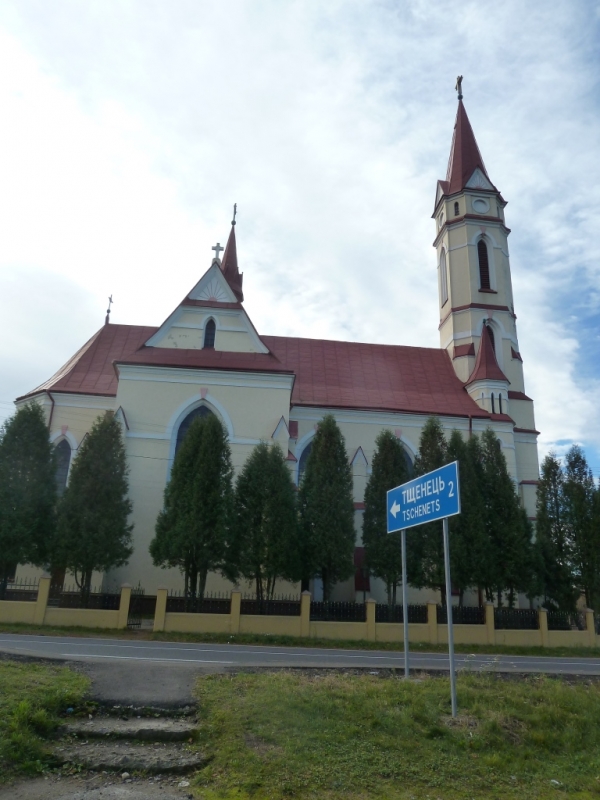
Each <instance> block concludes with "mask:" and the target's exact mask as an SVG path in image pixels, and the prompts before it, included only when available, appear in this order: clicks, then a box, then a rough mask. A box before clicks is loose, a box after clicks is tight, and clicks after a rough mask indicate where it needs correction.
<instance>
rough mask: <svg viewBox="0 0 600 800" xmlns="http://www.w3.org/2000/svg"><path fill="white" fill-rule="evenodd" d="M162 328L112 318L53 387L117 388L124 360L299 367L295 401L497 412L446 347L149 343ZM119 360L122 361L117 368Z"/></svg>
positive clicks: (254, 368)
mask: <svg viewBox="0 0 600 800" xmlns="http://www.w3.org/2000/svg"><path fill="white" fill-rule="evenodd" d="M156 330H157V328H150V327H142V326H135V325H105V326H104V327H103V328H101V329H100V330H99V331H98V333H96V334H95V335H94V336H93V337H92V338H91V339H90V340H89V342H87V344H86V345H84V347H82V348H81V350H79V351H78V353H76V354H75V356H73V358H72V359H71V360H70V361H69V362H67V364H66V365H65V366H64V367H63V368H62V369H60V370H59V371H58V372H57V373H56V374H55V375H54V376H53V377H52V378H50V380H48V381H46V382H45V383H44V384H42V385H41V386H38V387H37V389H35V390H33V391H32V392H29V393H28V395H33V394H36V393H39V392H41V391H45V390H51V391H53V392H69V393H70V392H73V393H77V394H100V395H109V396H111V395H112V396H114V395H116V393H117V370H118V365H119V364H140V365H148V366H157V367H160V366H164V367H180V368H183V369H224V370H235V371H250V372H274V373H285V374H294V375H295V382H294V388H293V392H292V405H299V406H319V407H325V408H348V409H365V410H373V411H393V412H406V413H418V414H440V415H444V416H462V417H466V416H473V417H483V418H489V416H490V415H489V414H488V413H487V412H486V411H485V410H483V409H481V408H479V406H478V405H477V404H476V403H475V402H474V400H472V399H471V397H470V396H469V395H468V393H467V392H466V390H465V389H464V387H463V385H462V383H461V382H460V380H459V379H458V378H457V377H456V374H455V373H454V369H453V368H452V364H451V361H450V358H449V357H448V354H447V353H446V351H445V350H439V349H435V348H427V347H402V346H396V345H382V344H362V343H358V342H336V341H325V340H322V339H300V338H291V337H283V336H263V337H262V340H263V342H264V343H265V344H266V345H267V347H268V348H269V350H270V351H271V352H270V353H229V352H223V351H219V350H211V349H201V350H184V349H181V348H162V347H160V348H159V347H146V346H145V345H144V342H146V341H147V340H148V339H149V338H150V336H152V335H153V334H154V333H155V332H156ZM115 365H116V369H115Z"/></svg>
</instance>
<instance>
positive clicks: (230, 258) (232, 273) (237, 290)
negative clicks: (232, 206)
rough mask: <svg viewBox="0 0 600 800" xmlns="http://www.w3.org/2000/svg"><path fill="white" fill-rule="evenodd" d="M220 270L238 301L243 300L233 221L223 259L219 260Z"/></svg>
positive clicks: (241, 276) (242, 278) (242, 277)
mask: <svg viewBox="0 0 600 800" xmlns="http://www.w3.org/2000/svg"><path fill="white" fill-rule="evenodd" d="M221 270H222V271H223V275H224V276H225V280H226V281H227V283H228V284H229V286H230V287H231V290H232V291H233V293H234V294H235V296H236V297H237V299H238V300H239V301H240V303H243V302H244V292H243V291H242V283H243V280H244V276H243V275H240V271H239V269H238V262H237V246H236V243H235V222H233V223H232V224H231V233H230V234H229V239H228V240H227V245H226V246H225V252H224V253H223V261H222V262H221Z"/></svg>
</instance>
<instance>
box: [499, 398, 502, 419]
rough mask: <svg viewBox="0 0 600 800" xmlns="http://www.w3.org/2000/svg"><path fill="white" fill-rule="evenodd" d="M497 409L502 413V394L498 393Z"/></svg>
mask: <svg viewBox="0 0 600 800" xmlns="http://www.w3.org/2000/svg"><path fill="white" fill-rule="evenodd" d="M498 411H499V413H500V414H502V395H501V394H498Z"/></svg>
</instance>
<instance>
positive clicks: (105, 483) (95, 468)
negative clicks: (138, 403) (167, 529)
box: [53, 412, 133, 605]
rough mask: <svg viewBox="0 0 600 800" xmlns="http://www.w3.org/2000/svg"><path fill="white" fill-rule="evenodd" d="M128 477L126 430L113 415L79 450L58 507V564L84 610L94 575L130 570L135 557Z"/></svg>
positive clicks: (102, 419) (107, 416) (94, 428)
mask: <svg viewBox="0 0 600 800" xmlns="http://www.w3.org/2000/svg"><path fill="white" fill-rule="evenodd" d="M127 474H128V468H127V461H126V457H125V446H124V444H123V436H122V433H121V426H120V425H119V423H118V422H117V420H116V419H115V417H114V415H113V414H112V413H110V412H108V413H106V414H104V415H103V416H100V417H98V419H97V420H96V422H95V423H94V425H93V426H92V429H91V430H90V432H89V433H88V435H87V436H86V437H85V439H84V440H83V443H82V444H81V446H80V447H79V452H78V454H77V458H76V459H75V461H74V462H73V466H72V467H71V474H70V478H69V484H68V486H67V488H66V490H65V492H64V494H63V496H62V497H61V499H60V502H59V506H58V535H57V551H56V553H55V554H54V559H53V560H54V561H55V562H56V563H61V564H64V566H65V567H66V568H67V569H69V570H71V572H72V573H73V575H74V577H75V582H76V583H77V586H78V588H79V591H80V593H81V598H82V604H83V605H87V603H88V601H89V596H90V590H91V582H92V573H93V572H94V571H99V572H106V571H107V570H109V569H112V568H113V567H120V566H122V565H123V564H126V563H127V561H128V560H129V556H130V555H131V553H132V552H133V548H132V546H131V538H132V537H131V534H132V531H133V525H131V524H130V523H129V515H130V514H131V501H130V500H129V498H128V481H127Z"/></svg>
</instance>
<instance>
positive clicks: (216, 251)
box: [211, 242, 225, 261]
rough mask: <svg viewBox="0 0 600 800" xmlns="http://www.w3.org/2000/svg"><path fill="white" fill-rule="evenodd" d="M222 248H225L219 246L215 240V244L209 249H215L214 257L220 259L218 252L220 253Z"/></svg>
mask: <svg viewBox="0 0 600 800" xmlns="http://www.w3.org/2000/svg"><path fill="white" fill-rule="evenodd" d="M224 249H225V248H224V247H221V245H220V244H219V242H217V243H216V245H215V246H214V247H212V248H211V250H214V251H215V258H216V259H217V261H220V259H219V253H220V252H221V251H222V250H224Z"/></svg>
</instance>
